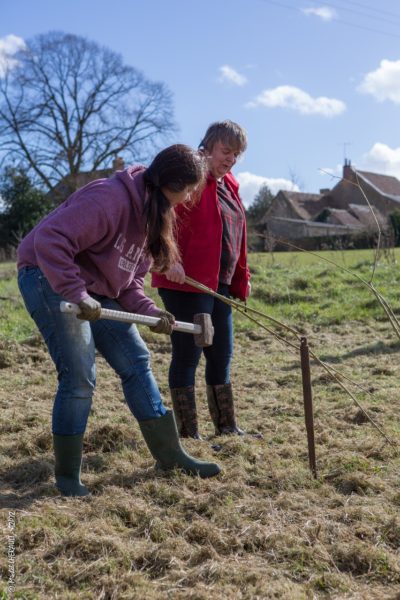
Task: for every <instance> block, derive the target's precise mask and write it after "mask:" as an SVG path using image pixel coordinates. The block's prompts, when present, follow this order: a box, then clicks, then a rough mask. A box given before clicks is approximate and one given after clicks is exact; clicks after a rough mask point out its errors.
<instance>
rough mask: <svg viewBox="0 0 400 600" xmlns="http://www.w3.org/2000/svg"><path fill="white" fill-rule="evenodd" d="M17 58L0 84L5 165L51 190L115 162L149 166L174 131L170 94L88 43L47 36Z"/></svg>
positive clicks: (67, 36)
mask: <svg viewBox="0 0 400 600" xmlns="http://www.w3.org/2000/svg"><path fill="white" fill-rule="evenodd" d="M13 58H14V59H16V60H14V61H13V66H12V67H10V68H9V69H8V70H7V72H6V73H5V74H4V77H3V78H1V79H0V140H1V146H2V159H3V161H7V162H10V161H13V163H14V164H15V163H17V164H23V165H25V166H26V165H27V166H28V168H29V170H30V171H31V172H34V173H35V175H36V177H37V178H38V179H39V180H40V181H41V183H42V184H45V186H46V187H47V188H48V189H52V188H53V187H54V185H55V184H56V183H57V181H59V180H60V179H62V178H63V177H65V176H67V175H70V176H75V175H76V174H78V173H79V172H80V171H82V170H87V171H95V170H98V169H101V168H105V167H108V166H109V165H110V163H111V157H114V156H115V155H117V154H118V155H122V156H123V157H124V159H125V160H126V161H134V160H136V161H139V160H140V161H143V160H146V159H147V158H148V157H149V154H150V150H151V153H152V154H153V153H154V149H155V148H157V146H159V145H160V143H161V141H162V139H163V138H165V137H166V136H167V135H168V134H169V133H171V132H172V131H173V130H174V129H175V125H174V122H173V107H172V97H171V93H170V92H169V90H168V89H167V88H166V86H165V85H164V84H163V83H159V82H151V81H149V80H147V79H146V78H145V77H144V75H143V74H142V73H141V72H139V71H137V70H136V69H135V68H133V67H131V66H127V65H124V64H123V62H122V58H121V57H120V55H119V54H116V53H115V52H113V51H111V50H109V49H107V48H104V47H102V46H99V45H98V44H96V43H94V42H91V41H89V40H87V39H85V38H83V37H79V36H76V35H71V34H66V33H62V32H50V33H46V34H42V35H39V36H36V37H35V38H33V39H32V40H30V41H28V42H27V44H26V47H25V48H24V49H22V50H20V51H19V52H18V53H17V54H15V55H14V56H13Z"/></svg>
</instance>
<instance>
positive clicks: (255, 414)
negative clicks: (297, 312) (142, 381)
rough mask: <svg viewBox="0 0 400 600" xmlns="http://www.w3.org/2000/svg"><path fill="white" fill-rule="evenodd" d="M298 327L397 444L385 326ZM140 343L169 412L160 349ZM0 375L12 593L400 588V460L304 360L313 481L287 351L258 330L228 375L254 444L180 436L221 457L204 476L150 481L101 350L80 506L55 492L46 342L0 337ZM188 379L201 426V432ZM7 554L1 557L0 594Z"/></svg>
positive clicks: (264, 594)
mask: <svg viewBox="0 0 400 600" xmlns="http://www.w3.org/2000/svg"><path fill="white" fill-rule="evenodd" d="M308 335H309V339H310V342H311V344H312V345H313V348H314V349H315V350H316V352H317V354H318V355H319V356H321V358H323V360H325V361H327V362H328V363H330V364H332V365H333V366H335V367H336V368H340V369H341V370H343V372H345V373H346V374H348V375H349V376H350V377H351V378H352V379H355V380H357V381H358V382H360V383H362V384H363V385H364V386H366V387H368V388H369V390H370V391H371V392H373V395H372V396H371V395H369V394H366V393H365V394H364V395H363V394H362V395H361V398H362V401H363V403H364V405H365V406H366V407H367V408H368V410H369V411H370V412H371V414H372V415H373V416H374V418H375V420H376V421H377V422H378V423H379V424H380V425H381V426H383V427H384V428H385V430H386V431H387V432H388V433H389V435H390V436H391V437H392V438H395V439H397V440H398V439H399V420H398V415H399V409H400V400H399V395H398V378H397V372H398V367H397V358H398V352H399V344H398V343H396V341H395V340H394V339H393V334H392V331H391V329H390V327H389V326H388V325H386V324H385V323H379V324H378V325H377V324H374V325H370V324H366V323H346V324H342V325H337V326H331V327H323V326H319V327H318V330H317V328H316V329H315V330H312V329H311V328H309V329H308ZM145 337H147V340H148V342H149V346H150V348H151V351H152V357H153V366H154V371H155V374H156V377H157V380H158V381H159V382H160V383H161V387H162V391H163V392H164V396H165V398H166V403H167V404H169V400H168V398H167V385H166V382H167V368H168V363H169V344H168V342H167V341H165V340H162V339H161V340H160V338H159V337H158V336H153V337H151V334H145ZM0 367H1V370H0V375H1V377H2V384H1V388H0V409H1V413H2V423H1V465H0V475H1V481H2V484H1V507H2V508H1V511H2V515H1V524H2V526H3V527H4V528H5V527H6V524H7V515H8V511H9V510H15V511H16V530H15V533H16V555H17V559H16V581H17V591H16V594H15V597H16V598H17V597H18V598H26V599H46V600H47V599H48V598H52V599H62V600H69V599H71V600H72V599H75V598H82V599H85V600H91V599H93V600H94V599H96V600H98V599H108V600H111V599H118V600H120V599H136V598H137V599H141V600H145V599H149V600H152V599H158V598H160V599H164V598H168V599H169V598H171V599H174V600H175V599H177V600H181V599H186V598H187V599H192V600H203V599H204V600H206V599H207V600H225V599H226V598H235V599H238V600H250V599H251V600H255V599H269V598H276V599H288V600H289V599H290V600H302V599H312V598H333V599H335V598H337V599H346V598H352V599H360V600H361V599H362V600H365V599H375V598H376V599H380V600H382V599H383V600H384V599H386V600H395V599H399V598H400V557H399V546H400V517H399V507H400V491H399V473H400V469H399V467H400V463H399V457H398V456H396V453H395V452H393V449H391V448H390V447H389V446H388V445H385V444H384V440H383V439H382V437H380V435H379V433H378V432H377V431H376V430H374V429H373V428H372V427H371V425H370V423H368V422H366V421H365V419H363V416H362V414H360V412H359V410H358V409H357V407H355V406H353V404H352V402H351V399H350V398H348V397H347V396H346V395H345V394H344V393H343V392H342V390H340V388H339V387H338V386H337V385H336V384H335V383H333V382H331V381H329V376H328V377H327V375H326V373H325V372H324V371H322V370H321V369H320V368H317V367H316V366H315V365H313V366H312V374H313V390H314V407H315V427H316V443H317V462H318V469H319V478H318V479H317V480H314V479H313V478H312V477H311V476H310V473H309V470H308V465H307V450H306V437H305V430H304V416H303V408H302V396H301V376H300V367H299V360H298V358H297V357H296V356H294V355H292V354H289V353H287V352H286V351H285V350H284V349H282V346H281V345H279V343H278V342H277V341H275V340H273V339H271V338H269V337H268V336H267V334H265V335H264V334H263V333H262V332H261V333H259V332H257V331H254V330H253V331H251V332H250V333H249V334H248V333H246V332H245V331H240V332H239V333H238V335H237V337H236V353H235V359H234V368H233V373H234V379H233V381H234V387H235V391H236V397H237V400H236V407H237V414H238V420H239V423H240V425H241V426H242V427H244V428H246V429H247V430H248V431H260V432H262V433H263V436H264V437H263V439H255V438H252V437H245V438H219V439H212V440H211V439H210V440H209V441H204V442H196V441H188V442H187V443H186V444H185V445H186V447H187V448H188V449H189V450H190V451H191V452H192V453H193V454H195V455H196V456H199V457H202V458H210V459H213V460H217V461H218V462H219V463H220V464H221V465H222V468H223V473H222V474H221V475H220V476H219V477H218V478H216V479H212V480H200V479H198V478H189V477H185V476H184V475H182V474H180V473H178V472H177V473H173V474H171V475H168V476H162V475H157V474H155V472H154V470H153V467H152V465H153V461H152V459H151V457H150V455H149V453H148V451H147V448H146V447H145V444H144V441H143V439H142V437H141V435H140V432H139V428H138V426H137V423H136V422H135V421H134V419H133V418H132V417H131V415H130V413H129V411H128V409H127V407H126V406H125V405H124V403H123V400H122V396H121V391H120V387H119V384H118V381H117V380H116V378H115V377H114V375H113V373H112V372H111V371H110V370H109V369H108V368H107V367H106V365H105V364H104V362H103V361H102V359H99V369H98V371H99V376H98V389H97V391H96V395H95V400H94V406H93V411H92V414H91V416H90V421H89V426H88V431H87V435H86V442H85V444H86V445H85V457H84V464H83V480H84V481H85V483H86V484H87V485H88V486H89V487H90V489H91V491H92V496H91V497H90V498H88V499H84V500H82V499H63V498H61V497H60V496H59V495H58V494H57V492H56V490H55V489H54V487H53V476H52V469H53V457H52V450H51V435H50V415H51V405H52V397H53V391H54V388H55V377H54V373H53V367H52V364H51V362H50V360H49V358H48V357H47V353H46V351H45V349H44V348H43V346H42V344H41V343H40V342H38V341H37V340H36V339H35V338H32V339H30V340H28V343H25V344H14V343H9V344H5V343H4V342H3V344H2V347H1V348H0ZM200 375H201V370H199V377H198V386H197V389H198V399H199V400H198V404H199V414H200V423H201V431H202V433H203V434H204V435H205V436H211V435H212V427H211V423H210V419H209V416H208V411H207V409H206V402H205V389H204V384H203V382H202V381H201V379H202V377H201V376H200ZM216 442H217V443H218V444H220V450H219V451H216V450H213V449H212V447H211V444H212V443H216ZM6 559H7V557H6V552H5V551H3V552H2V554H1V556H0V560H1V574H2V580H3V583H2V584H1V583H0V590H1V589H2V588H1V585H3V595H2V596H1V595H0V597H1V598H7V596H6V583H5V580H6V579H7V577H8V574H7V560H6Z"/></svg>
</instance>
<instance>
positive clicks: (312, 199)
mask: <svg viewBox="0 0 400 600" xmlns="http://www.w3.org/2000/svg"><path fill="white" fill-rule="evenodd" d="M280 193H281V194H283V196H284V197H285V198H286V200H287V201H288V202H289V204H290V205H291V206H292V208H293V210H294V211H295V212H296V213H297V214H298V215H299V217H300V218H301V219H304V220H306V221H307V220H310V219H312V218H313V217H314V216H315V215H316V214H317V213H318V212H319V211H320V210H321V209H322V208H324V206H325V205H326V202H321V199H322V198H323V194H306V193H303V192H289V191H287V190H281V191H280Z"/></svg>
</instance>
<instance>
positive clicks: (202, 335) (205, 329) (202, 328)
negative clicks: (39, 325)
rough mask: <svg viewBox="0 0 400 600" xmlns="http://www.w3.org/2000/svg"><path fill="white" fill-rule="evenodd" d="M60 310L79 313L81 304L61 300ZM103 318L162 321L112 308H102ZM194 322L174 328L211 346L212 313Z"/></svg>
mask: <svg viewBox="0 0 400 600" xmlns="http://www.w3.org/2000/svg"><path fill="white" fill-rule="evenodd" d="M60 310H61V312H64V313H71V314H75V315H77V314H79V306H78V305H77V304H72V302H61V303H60ZM100 318H101V319H109V320H111V321H123V322H125V323H138V324H139V325H148V326H149V327H152V326H154V325H157V323H158V322H159V321H160V319H158V318H157V317H149V316H148V315H137V314H135V313H129V312H124V311H122V310H112V309H110V308H102V309H101V313H100ZM193 321H194V323H185V322H183V321H175V323H174V324H173V326H172V328H173V329H174V331H182V332H183V333H192V334H193V336H194V343H195V344H196V346H199V347H200V348H206V347H207V346H211V344H212V342H213V336H214V327H213V325H212V322H211V315H209V314H207V313H198V314H197V315H194V317H193Z"/></svg>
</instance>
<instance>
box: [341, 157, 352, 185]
mask: <svg viewBox="0 0 400 600" xmlns="http://www.w3.org/2000/svg"><path fill="white" fill-rule="evenodd" d="M352 175H353V169H352V168H351V160H350V159H349V158H345V159H344V165H343V179H350V180H351V179H352Z"/></svg>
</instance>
